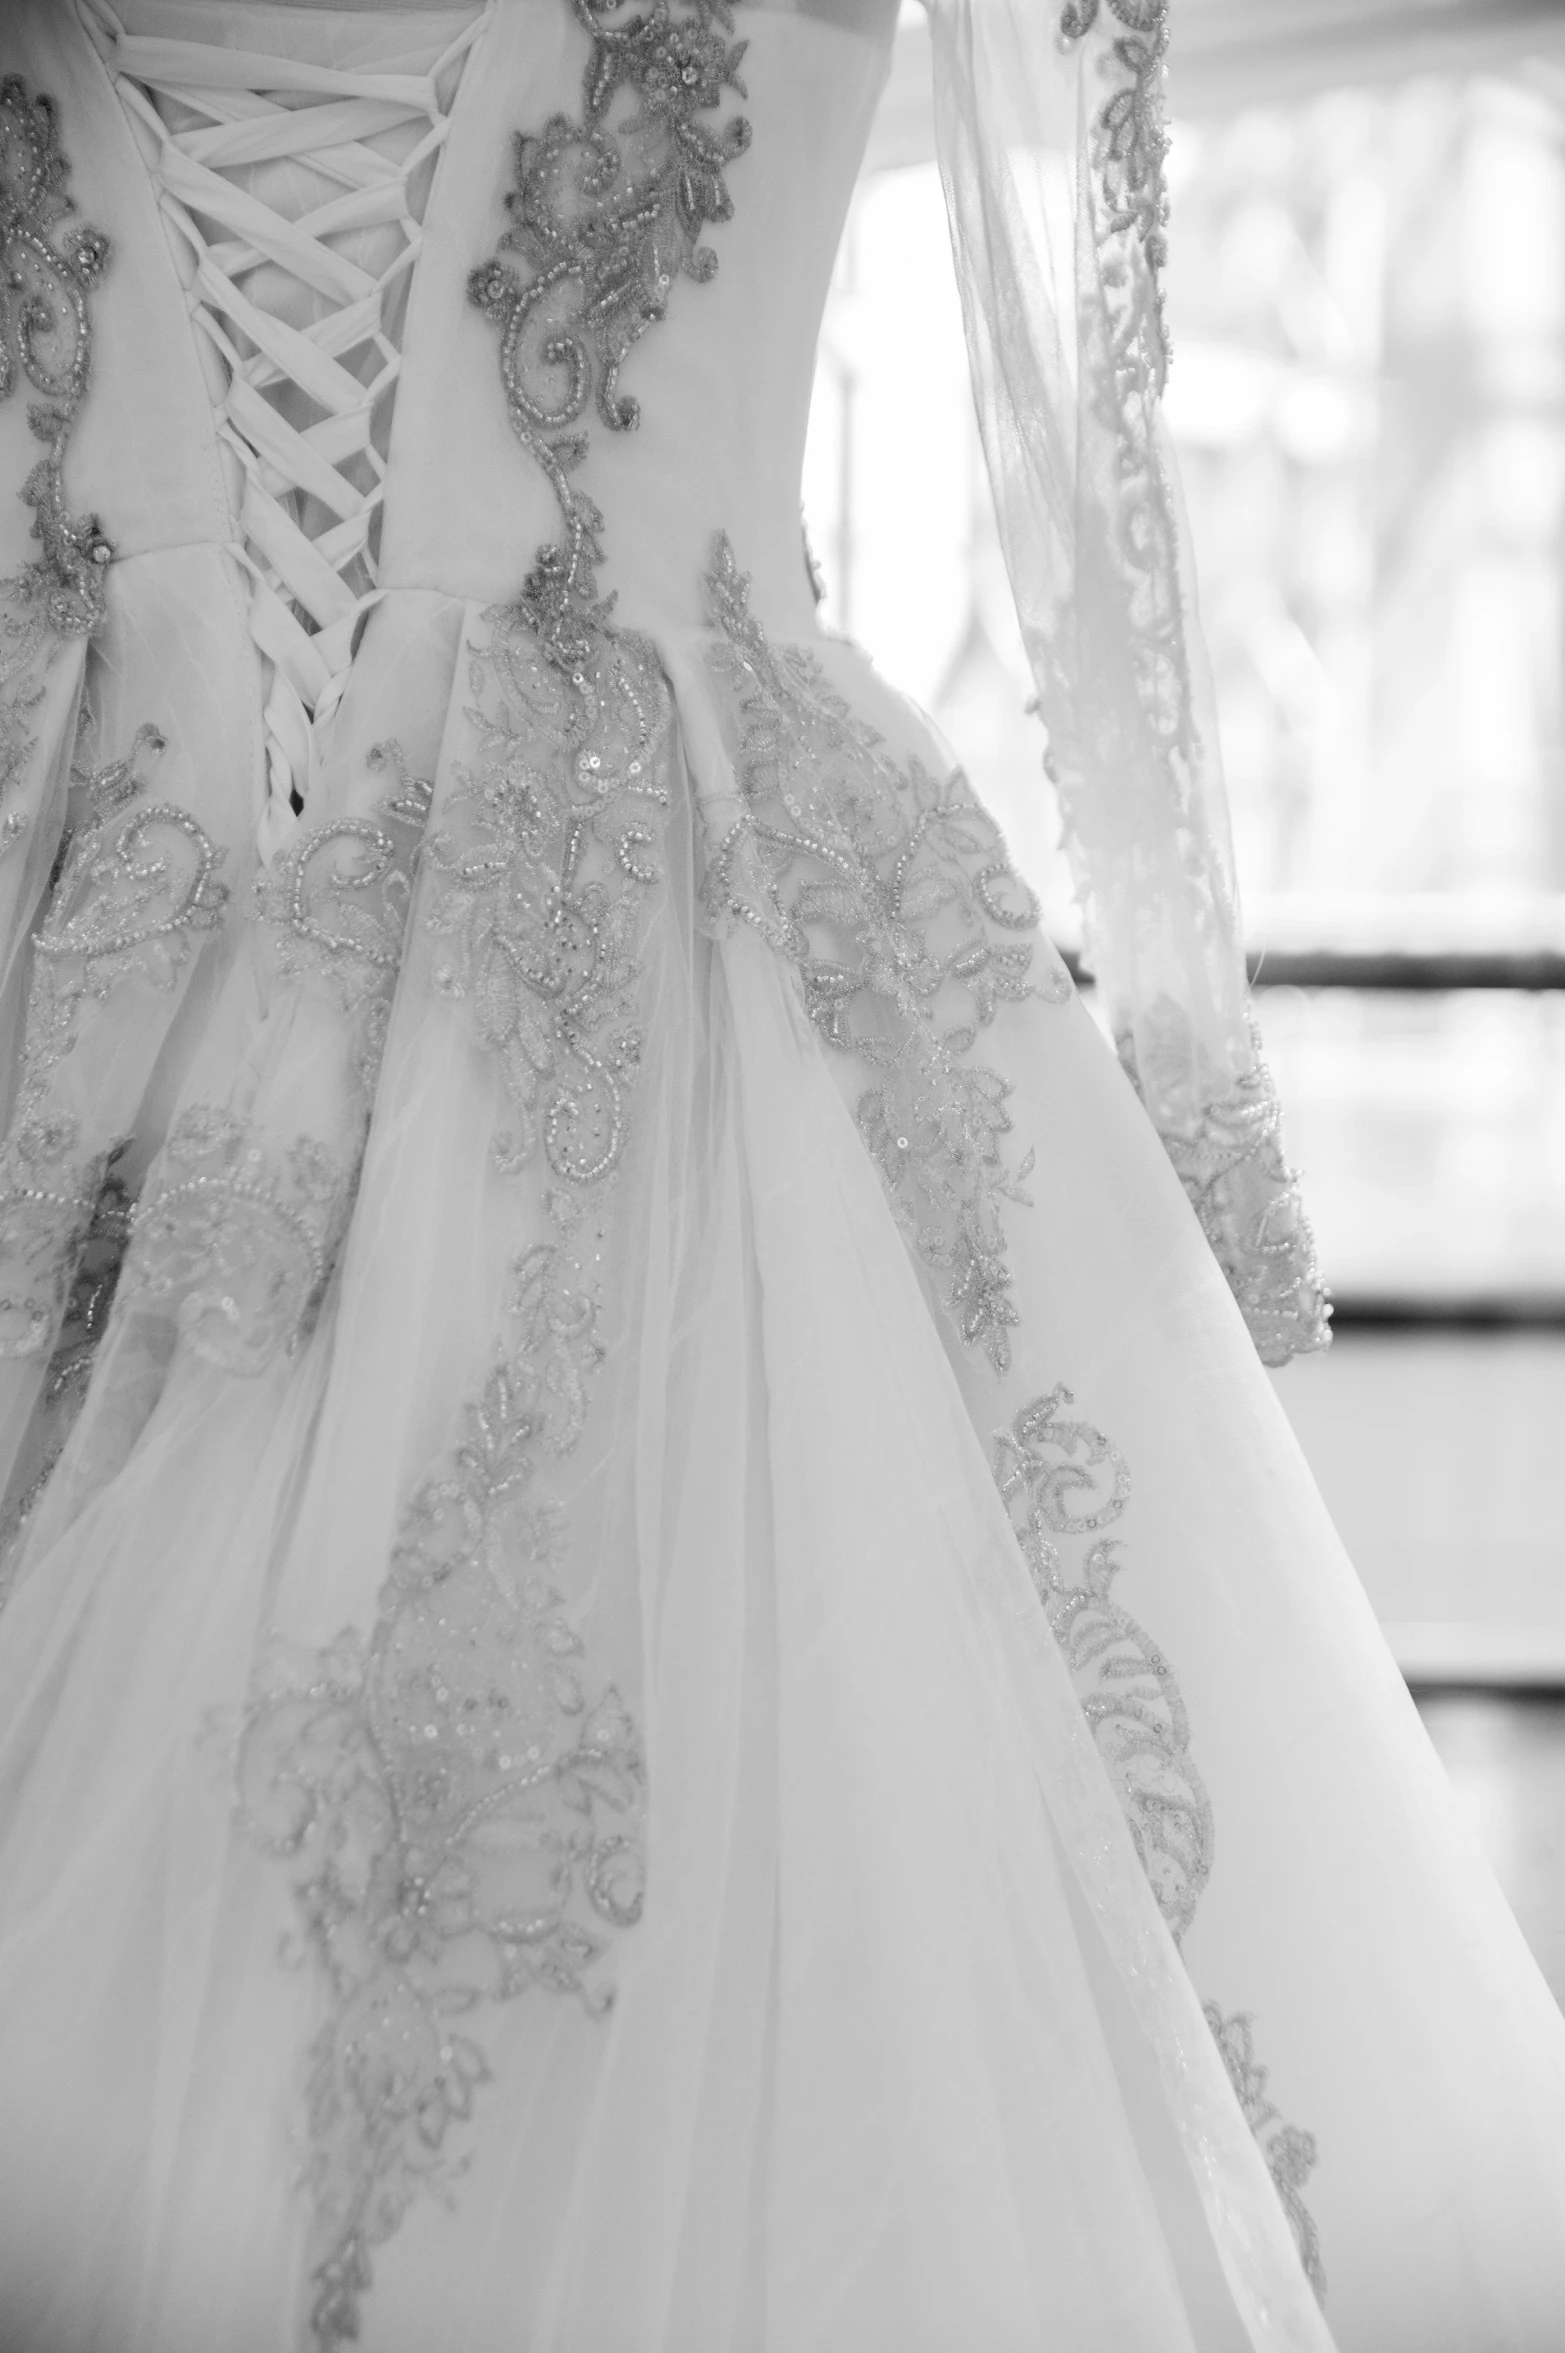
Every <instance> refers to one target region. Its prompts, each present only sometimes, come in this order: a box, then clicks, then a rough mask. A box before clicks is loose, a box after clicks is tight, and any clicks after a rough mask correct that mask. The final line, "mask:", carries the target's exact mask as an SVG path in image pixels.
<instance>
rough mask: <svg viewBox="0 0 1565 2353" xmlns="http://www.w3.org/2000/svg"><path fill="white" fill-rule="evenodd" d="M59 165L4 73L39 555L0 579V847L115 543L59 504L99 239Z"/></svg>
mask: <svg viewBox="0 0 1565 2353" xmlns="http://www.w3.org/2000/svg"><path fill="white" fill-rule="evenodd" d="M66 173H67V166H66V161H65V157H64V155H63V153H62V152H61V149H60V144H59V137H58V129H57V123H56V115H55V107H54V102H53V100H52V99H50V98H48V97H46V96H43V95H38V96H29V94H28V90H27V86H26V84H25V83H24V82H23V81H22V80H21V79H20V78H19V77H18V76H17V75H15V74H8V75H7V76H6V77H5V79H4V80H3V81H0V400H5V399H6V398H8V397H9V395H10V394H11V393H12V392H13V391H14V390H15V387H16V384H17V381H18V379H19V378H24V379H25V380H26V382H27V384H28V385H29V386H30V388H31V389H32V390H33V391H34V392H35V393H37V394H38V395H39V398H38V400H37V401H36V402H35V403H34V405H33V406H32V407H31V408H29V410H28V412H27V419H28V424H29V426H30V427H31V429H32V431H33V433H34V434H35V435H36V436H37V438H38V439H39V440H40V441H41V442H42V443H43V444H44V455H43V456H42V457H41V458H40V459H39V461H38V463H37V465H35V466H34V467H33V469H32V471H31V473H30V474H29V475H28V477H27V479H26V481H25V483H24V484H23V485H22V491H21V495H22V497H23V499H24V500H25V501H26V502H27V504H28V505H29V506H31V507H32V508H33V510H34V513H33V536H34V537H35V538H36V539H39V540H41V541H42V543H43V552H42V554H41V555H40V556H39V558H38V559H37V560H36V561H35V562H33V563H31V564H27V565H25V566H24V567H23V569H22V570H21V571H20V572H18V573H16V574H14V575H13V576H12V577H11V578H10V579H8V580H4V581H0V810H3V811H4V814H3V815H0V852H3V851H4V850H6V849H8V848H9V847H10V845H11V844H12V843H13V842H14V841H17V840H19V839H20V837H21V836H22V835H23V834H24V833H25V832H26V830H27V825H28V821H29V820H28V817H27V815H26V814H25V813H24V812H23V811H21V810H19V809H16V808H13V807H8V806H7V804H8V803H9V802H10V801H12V800H13V799H14V797H15V787H16V786H17V785H19V784H20V782H21V780H22V778H23V776H24V774H25V772H26V769H27V767H28V764H29V762H30V761H31V759H32V757H33V754H34V753H35V751H36V750H37V739H36V737H35V736H34V734H33V733H32V714H33V712H34V711H35V710H36V709H37V706H38V704H39V702H40V700H41V699H42V696H43V692H44V674H45V672H46V671H47V669H48V666H49V664H50V663H51V662H52V660H53V659H54V657H55V654H56V653H57V651H58V649H59V646H60V643H61V641H62V640H63V639H65V638H69V637H81V636H85V635H87V634H88V633H89V632H90V631H91V630H93V629H95V628H96V627H97V625H98V622H99V621H100V620H101V618H102V615H103V597H104V577H105V573H106V569H107V566H108V565H109V563H110V561H111V560H112V558H113V554H114V550H113V548H112V546H111V545H110V543H109V541H108V539H107V538H106V537H105V536H104V532H103V529H102V526H101V524H100V523H99V521H98V518H97V517H96V515H86V516H82V517H80V518H75V517H73V516H72V515H71V514H70V512H69V510H68V508H67V506H66V503H65V485H64V466H65V451H66V444H67V442H68V441H69V439H70V434H71V428H72V426H73V425H74V424H75V421H76V417H77V413H78V411H79V410H80V408H81V405H82V402H83V401H84V400H85V398H86V396H87V385H88V379H89V376H90V372H91V365H92V321H91V316H90V313H89V310H88V299H87V298H88V296H89V294H90V293H91V291H92V289H93V287H94V286H96V284H97V283H98V280H99V279H100V277H101V276H102V274H103V271H104V269H105V267H106V265H107V263H108V259H109V241H108V239H107V238H106V237H105V236H103V235H102V234H101V233H100V231H98V230H97V229H94V228H90V227H89V226H87V224H86V223H85V222H81V221H72V222H70V223H69V224H68V226H66V227H65V228H64V229H63V231H62V229H61V223H62V221H65V220H66V218H67V216H68V215H69V213H70V212H71V209H72V207H71V200H70V198H69V197H68V196H67V194H66V193H65V180H66Z"/></svg>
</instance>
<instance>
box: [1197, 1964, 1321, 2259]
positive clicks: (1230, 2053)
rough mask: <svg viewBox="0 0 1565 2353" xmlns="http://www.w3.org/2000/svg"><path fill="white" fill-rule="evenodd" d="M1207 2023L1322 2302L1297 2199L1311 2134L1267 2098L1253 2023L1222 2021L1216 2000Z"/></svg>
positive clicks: (1310, 2228) (1315, 2251) (1311, 2164)
mask: <svg viewBox="0 0 1565 2353" xmlns="http://www.w3.org/2000/svg"><path fill="white" fill-rule="evenodd" d="M1206 2022H1207V2024H1208V2026H1210V2028H1211V2029H1212V2032H1213V2034H1214V2035H1215V2036H1216V2038H1217V2047H1218V2049H1219V2050H1220V2051H1221V2052H1222V2054H1223V2064H1224V2066H1225V2067H1226V2068H1227V2070H1228V2080H1229V2082H1230V2083H1231V2084H1232V2085H1233V2087H1234V2090H1235V2092H1236V2093H1237V2094H1238V2098H1239V2105H1240V2107H1241V2108H1242V2109H1243V2110H1244V2114H1245V2121H1246V2123H1247V2124H1248V2125H1249V2127H1250V2130H1251V2131H1252V2132H1253V2133H1254V2135H1255V2137H1256V2139H1257V2140H1258V2141H1259V2143H1260V2145H1261V2150H1262V2153H1263V2154H1264V2156H1265V2158H1266V2166H1267V2171H1268V2172H1269V2173H1270V2174H1271V2177H1272V2181H1273V2183H1274V2184H1275V2186H1276V2190H1277V2195H1278V2197H1279V2198H1280V2199H1281V2200H1282V2203H1283V2208H1284V2211H1285V2212H1286V2214H1287V2216H1288V2220H1289V2221H1290V2222H1291V2223H1292V2225H1293V2235H1294V2237H1295V2239H1296V2240H1297V2242H1298V2248H1299V2260H1300V2261H1301V2262H1302V2264H1303V2265H1304V2270H1305V2275H1306V2277H1307V2278H1308V2280H1309V2283H1310V2285H1311V2287H1312V2288H1313V2289H1314V2290H1315V2293H1316V2295H1317V2296H1318V2297H1319V2298H1320V2300H1321V2301H1322V2302H1323V2303H1324V2301H1325V2297H1326V2271H1325V2266H1324V2265H1323V2263H1322V2262H1321V2252H1320V2232H1319V2230H1318V2228H1317V2227H1316V2223H1315V2218H1314V2216H1313V2215H1312V2214H1311V2213H1310V2210H1309V2208H1308V2207H1307V2206H1306V2205H1305V2203H1304V2200H1303V2198H1302V2196H1301V2195H1300V2192H1301V2191H1302V2189H1303V2187H1304V2184H1305V2183H1306V2182H1307V2181H1308V2179H1309V2177H1310V2175H1311V2173H1312V2172H1313V2171H1314V2169H1315V2162H1316V2156H1317V2150H1316V2146H1315V2135H1314V2134H1313V2133H1311V2132H1301V2131H1300V2130H1299V2127H1298V2126H1297V2125H1296V2124H1285V2123H1284V2122H1283V2120H1282V2118H1281V2116H1280V2115H1279V2114H1278V2112H1277V2110H1276V2109H1275V2108H1274V2107H1273V2106H1272V2104H1271V2102H1270V2100H1268V2098H1267V2097H1266V2078H1267V2071H1266V2069H1265V2068H1264V2067H1261V2066H1259V2065H1257V2063H1256V2057H1255V2041H1254V2037H1253V2035H1252V2034H1251V2031H1250V2030H1251V2027H1252V2025H1253V2023H1254V2021H1253V2020H1252V2019H1251V2018H1250V2017H1249V2016H1248V2015H1247V2014H1246V2013H1244V2012H1242V2011H1241V2012H1238V2013H1237V2014H1236V2015H1235V2016H1234V2017H1232V2018H1225V2017H1224V2016H1223V2014H1222V2011H1221V2010H1220V2009H1219V2008H1218V2006H1217V2004H1216V2002H1208V2003H1207V2004H1206Z"/></svg>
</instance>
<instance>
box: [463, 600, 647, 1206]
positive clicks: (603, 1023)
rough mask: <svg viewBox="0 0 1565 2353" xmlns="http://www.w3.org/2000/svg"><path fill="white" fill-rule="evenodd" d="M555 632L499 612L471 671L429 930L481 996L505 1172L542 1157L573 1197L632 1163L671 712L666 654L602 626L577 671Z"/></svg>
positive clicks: (540, 617)
mask: <svg viewBox="0 0 1565 2353" xmlns="http://www.w3.org/2000/svg"><path fill="white" fill-rule="evenodd" d="M554 619H555V616H554V614H553V613H552V611H544V612H540V611H538V610H537V609H536V608H535V607H534V606H532V605H531V603H530V602H529V601H528V600H527V599H526V598H524V600H523V602H522V604H521V605H520V606H519V607H517V608H516V609H515V610H514V611H512V612H510V613H502V614H497V615H495V616H493V621H494V630H493V635H492V637H491V640H490V643H489V646H488V648H487V650H486V655H485V657H484V659H483V660H475V662H474V665H473V679H472V690H473V694H474V698H475V700H474V705H473V708H472V709H471V711H470V713H469V716H470V718H471V719H472V721H473V724H474V726H475V728H476V729H477V732H478V740H479V747H480V756H479V759H478V761H477V763H476V764H475V765H474V766H473V767H471V768H470V769H467V770H464V771H458V773H457V777H456V784H455V790H454V791H453V792H452V794H451V796H450V798H449V799H448V800H447V802H446V804H445V806H444V807H443V809H442V811H441V821H440V825H439V827H438V829H437V830H436V831H435V832H434V833H433V834H432V835H431V838H430V841H429V844H428V847H427V850H426V861H427V868H426V871H427V878H428V899H427V904H426V907H425V910H424V921H425V923H426V925H427V927H428V929H429V930H430V931H431V932H433V933H434V934H436V936H437V937H439V938H440V939H442V940H443V941H445V942H446V943H447V947H446V952H445V953H444V955H443V956H442V958H441V960H440V962H439V963H438V964H437V966H436V968H435V984H436V986H437V987H438V988H440V989H441V990H443V991H444V992H445V993H446V994H447V995H449V996H452V997H460V998H465V999H466V1000H467V1003H468V1005H469V1008H470V1012H471V1018H472V1022H473V1027H474V1032H475V1035H476V1037H477V1039H478V1042H479V1044H480V1045H481V1046H482V1047H483V1048H484V1049H485V1050H486V1051H487V1052H488V1053H490V1054H492V1055H494V1057H495V1058H496V1060H497V1062H498V1063H499V1066H500V1069H501V1071H502V1072H503V1074H504V1079H505V1085H506V1091H507V1095H508V1098H509V1102H510V1105H511V1108H512V1111H513V1113H514V1117H515V1125H514V1127H512V1128H511V1129H510V1130H508V1131H505V1132H503V1133H502V1134H500V1135H499V1136H498V1137H497V1138H496V1141H495V1154H496V1158H497V1160H498V1161H499V1163H500V1165H501V1166H502V1167H504V1168H507V1169H511V1170H518V1169H521V1168H523V1167H526V1166H528V1165H530V1164H531V1163H532V1162H533V1161H534V1160H535V1159H536V1157H537V1155H538V1154H539V1152H540V1151H541V1152H542V1154H543V1156H544V1158H545V1160H546V1161H547V1164H548V1167H549V1169H550V1171H551V1172H552V1174H553V1175H554V1177H556V1178H557V1179H559V1180H560V1181H561V1182H562V1183H566V1184H591V1183H593V1182H594V1181H595V1180H597V1179H598V1178H600V1177H603V1176H606V1175H607V1174H608V1173H609V1171H610V1170H611V1169H612V1168H613V1166H614V1164H615V1162H616V1161H617V1160H618V1158H619V1154H620V1149H621V1146H622V1144H623V1141H624V1135H625V1106H626V1094H627V1090H628V1087H629V1084H630V1081H631V1078H632V1076H633V1075H634V1072H635V1068H636V1064H637V1062H638V1060H639V1058H640V1054H641V1033H640V1031H639V1029H638V1028H637V1026H636V1023H635V1020H634V1018H633V999H634V984H635V981H636V978H637V972H638V966H637V941H638V938H639V935H640V929H641V925H642V923H643V920H644V916H643V911H642V907H641V904H640V902H641V901H642V900H643V899H644V898H645V896H646V892H647V887H648V886H649V885H650V884H651V883H653V882H655V881H656V880H657V879H658V876H659V872H660V869H659V866H658V863H657V845H658V842H659V840H660V837H661V833H662V819H663V816H664V814H665V812H666V810H667V806H668V781H667V776H668V756H667V743H668V737H669V733H670V729H671V726H672V704H671V700H670V697H669V692H668V686H667V683H666V681H665V680H664V678H663V675H662V672H661V670H660V669H659V667H658V664H657V659H656V656H655V654H654V653H653V651H652V649H651V647H650V646H648V645H646V644H645V643H643V642H642V641H641V640H640V639H638V638H635V637H632V636H629V635H626V634H622V633H620V632H618V631H610V630H608V629H605V628H601V627H600V628H599V629H598V631H597V643H596V646H595V649H594V652H593V654H592V655H591V656H590V657H589V656H588V655H587V654H586V653H585V652H584V650H583V648H582V646H581V644H580V643H579V642H576V643H573V645H572V648H571V652H570V655H569V667H567V666H566V665H565V663H564V662H562V661H561V659H560V658H559V657H558V656H557V655H556V654H555V653H554V652H553V651H551V640H550V635H549V632H550V628H551V625H552V623H553V621H554ZM495 682H498V684H499V685H500V687H501V688H502V689H503V693H502V695H501V696H500V697H499V699H498V700H496V699H495V698H494V697H493V695H492V694H491V693H490V688H491V685H492V683H495ZM481 697H482V698H483V700H480V699H479V698H481Z"/></svg>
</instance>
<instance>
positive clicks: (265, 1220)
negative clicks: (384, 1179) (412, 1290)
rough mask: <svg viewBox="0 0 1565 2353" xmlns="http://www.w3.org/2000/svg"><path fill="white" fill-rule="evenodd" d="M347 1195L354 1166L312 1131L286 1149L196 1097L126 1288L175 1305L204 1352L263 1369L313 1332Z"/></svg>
mask: <svg viewBox="0 0 1565 2353" xmlns="http://www.w3.org/2000/svg"><path fill="white" fill-rule="evenodd" d="M349 1198H350V1181H349V1174H348V1172H347V1171H346V1170H345V1169H344V1168H343V1166H342V1164H341V1162H340V1161H339V1160H338V1159H337V1158H336V1157H335V1155H333V1154H332V1153H329V1152H328V1151H327V1150H326V1149H325V1147H324V1146H323V1145H321V1144H319V1143H317V1142H316V1141H315V1140H314V1139H313V1138H311V1137H309V1136H299V1137H297V1138H296V1139H295V1140H294V1141H293V1143H292V1144H290V1145H289V1146H287V1147H286V1148H285V1149H283V1150H281V1151H278V1150H277V1149H275V1148H274V1147H272V1146H271V1145H270V1144H269V1143H268V1141H267V1140H266V1139H265V1138H264V1137H263V1136H262V1134H261V1133H260V1131H259V1130H258V1129H257V1128H256V1126H255V1125H254V1124H253V1123H252V1122H250V1121H247V1120H241V1119H236V1118H235V1117H234V1116H233V1114H232V1113H231V1112H229V1111H226V1110H224V1109H222V1108H221V1106H219V1105H217V1104H215V1103H192V1104H189V1105H187V1107H186V1108H185V1109H184V1110H183V1111H182V1112H181V1113H180V1115H179V1117H178V1119H177V1120H176V1121H175V1123H174V1125H173V1127H172V1129H171V1130H170V1131H169V1136H168V1141H167V1142H166V1144H165V1145H164V1147H163V1150H162V1151H161V1152H160V1153H159V1155H158V1158H157V1161H156V1163H155V1165H154V1167H153V1170H152V1173H151V1175H150V1176H149V1178H148V1180H147V1185H146V1189H145V1191H144V1192H143V1194H142V1197H141V1201H140V1203H139V1205H138V1206H137V1209H136V1212H135V1217H134V1220H133V1239H132V1244H131V1249H130V1254H129V1256H128V1258H127V1260H126V1264H125V1272H124V1276H123V1278H122V1280H121V1284H120V1290H121V1294H122V1296H123V1297H124V1298H125V1299H126V1300H127V1301H136V1300H156V1301H159V1302H162V1303H164V1304H167V1305H175V1304H176V1303H177V1313H178V1322H179V1332H180V1337H181V1339H182V1340H183V1341H184V1343H185V1345H186V1346H187V1347H188V1348H190V1349H191V1350H193V1351H194V1353H195V1354H196V1355H197V1356H199V1357H201V1358H203V1359H204V1360H205V1362H206V1363H208V1364H211V1365H215V1366H216V1367H217V1368H218V1369H219V1370H220V1371H222V1372H226V1373H252V1374H253V1373H258V1372H260V1371H262V1370H263V1369H264V1367H265V1366H266V1365H268V1364H270V1363H271V1361H272V1359H273V1358H274V1357H275V1356H276V1355H277V1354H278V1352H279V1351H280V1350H283V1351H287V1352H290V1353H291V1352H292V1351H293V1350H294V1349H295V1348H297V1346H298V1345H299V1343H300V1341H301V1340H302V1339H303V1338H304V1337H305V1336H306V1335H307V1334H308V1332H309V1331H310V1329H311V1326H312V1325H313V1323H314V1320H315V1316H316V1313H317V1311H318V1309H319V1306H320V1302H321V1296H322V1293H323V1292H324V1290H325V1288H326V1281H327V1277H328V1275H329V1274H330V1271H331V1265H332V1260H333V1257H334V1254H335V1251H336V1246H337V1243H338V1241H339V1239H340V1238H341V1235H342V1231H343V1228H344V1226H345V1225H346V1223H347V1216H348V1204H349Z"/></svg>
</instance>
